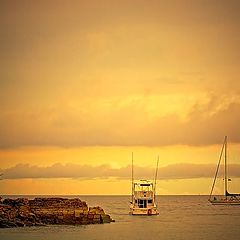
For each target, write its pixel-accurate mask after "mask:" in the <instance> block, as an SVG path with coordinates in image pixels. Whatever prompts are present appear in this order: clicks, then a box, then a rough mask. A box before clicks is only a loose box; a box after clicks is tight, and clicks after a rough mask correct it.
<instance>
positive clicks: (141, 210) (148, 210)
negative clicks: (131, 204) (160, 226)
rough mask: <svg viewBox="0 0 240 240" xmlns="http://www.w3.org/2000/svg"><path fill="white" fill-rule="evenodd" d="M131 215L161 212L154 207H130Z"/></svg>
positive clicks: (149, 214)
mask: <svg viewBox="0 0 240 240" xmlns="http://www.w3.org/2000/svg"><path fill="white" fill-rule="evenodd" d="M130 214H131V215H148V216H151V215H158V214H159V212H158V211H157V209H154V208H132V209H130Z"/></svg>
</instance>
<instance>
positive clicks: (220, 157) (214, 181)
mask: <svg viewBox="0 0 240 240" xmlns="http://www.w3.org/2000/svg"><path fill="white" fill-rule="evenodd" d="M226 140H227V138H226V136H225V138H224V141H223V145H222V149H221V153H220V156H219V160H218V165H217V169H216V173H215V176H214V180H213V185H212V189H211V192H210V195H209V199H208V200H210V199H211V196H212V192H213V189H214V186H215V183H216V179H217V175H218V170H219V166H220V163H221V159H222V155H223V150H224V148H225V144H226ZM225 151H226V149H225Z"/></svg>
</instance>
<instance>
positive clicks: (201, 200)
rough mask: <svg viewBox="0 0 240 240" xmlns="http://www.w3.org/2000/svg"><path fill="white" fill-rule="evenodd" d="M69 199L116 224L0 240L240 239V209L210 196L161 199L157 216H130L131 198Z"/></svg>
mask: <svg viewBox="0 0 240 240" xmlns="http://www.w3.org/2000/svg"><path fill="white" fill-rule="evenodd" d="M31 197H33V196H31ZM67 197H69V198H70V197H71V198H72V197H79V198H80V199H82V200H85V201H86V202H87V203H88V205H89V206H97V205H99V206H101V207H103V208H104V210H105V212H106V213H108V214H110V215H111V217H112V218H113V219H115V220H116V222H115V223H111V224H100V225H88V226H48V227H26V228H12V229H0V239H1V240H4V239H17V240H25V239H30V240H31V239H38V240H39V239H49V240H51V239H53V240H54V239H64V240H73V239H83V240H94V239H96V240H108V239H109V240H120V239H123V240H125V239H130V240H155V239H158V240H161V239H163V240H168V239H175V240H178V239H185V240H186V239H191V240H192V239H194V240H195V239H204V240H208V239H209V240H214V239H217V240H220V239H221V240H224V239H228V240H230V239H234V240H235V239H236V240H237V239H240V206H212V205H210V204H209V203H208V201H207V196H158V198H157V200H158V206H159V211H160V215H158V216H131V215H129V214H128V211H129V209H128V203H129V200H130V197H129V196H67Z"/></svg>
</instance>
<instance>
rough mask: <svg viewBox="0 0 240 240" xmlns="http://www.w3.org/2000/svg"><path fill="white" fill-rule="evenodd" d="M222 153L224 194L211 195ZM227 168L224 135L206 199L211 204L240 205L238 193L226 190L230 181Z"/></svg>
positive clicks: (225, 139)
mask: <svg viewBox="0 0 240 240" xmlns="http://www.w3.org/2000/svg"><path fill="white" fill-rule="evenodd" d="M223 155H224V179H223V180H224V196H223V197H217V196H213V189H214V187H215V183H216V179H217V176H218V172H219V166H220V163H221V160H222V158H223ZM227 170H228V169H227V136H225V138H224V142H223V146H222V149H221V153H220V157H219V160H218V165H217V169H216V173H215V177H214V180H213V185H212V188H211V192H210V195H209V199H208V201H209V202H210V203H211V204H212V205H240V194H239V193H229V192H228V181H231V179H230V178H228V171H227Z"/></svg>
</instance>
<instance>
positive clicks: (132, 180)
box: [132, 152, 134, 204]
mask: <svg viewBox="0 0 240 240" xmlns="http://www.w3.org/2000/svg"><path fill="white" fill-rule="evenodd" d="M133 182H134V179H133V152H132V204H133V194H134V183H133Z"/></svg>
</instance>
